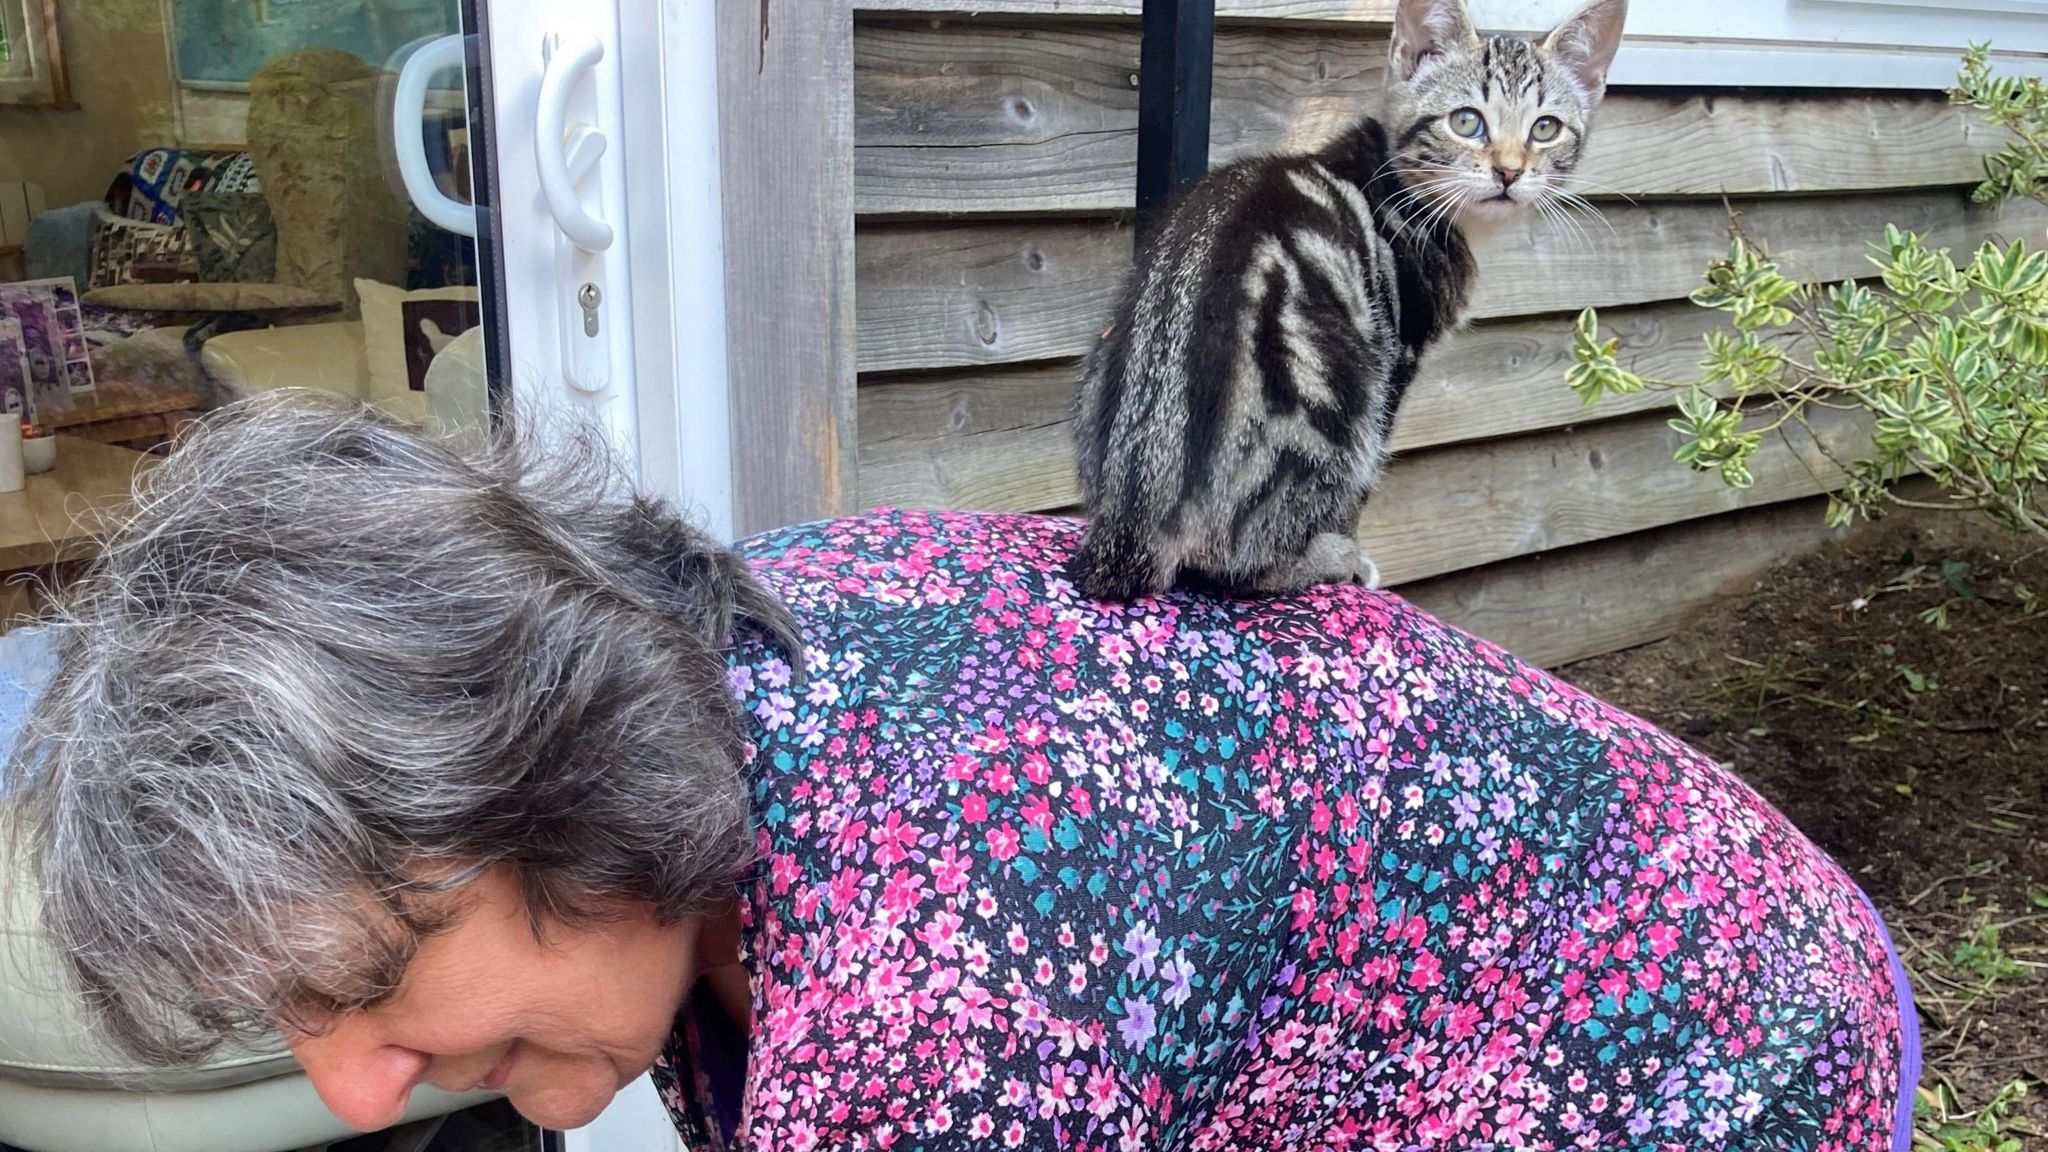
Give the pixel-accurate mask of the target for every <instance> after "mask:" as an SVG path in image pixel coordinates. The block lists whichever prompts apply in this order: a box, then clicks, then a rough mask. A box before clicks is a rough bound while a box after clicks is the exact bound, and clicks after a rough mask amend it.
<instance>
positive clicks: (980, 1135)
mask: <svg viewBox="0 0 2048 1152" xmlns="http://www.w3.org/2000/svg"><path fill="white" fill-rule="evenodd" d="M995 1131H996V1119H995V1117H993V1116H991V1115H989V1114H988V1113H986V1112H978V1113H976V1114H975V1117H974V1119H972V1120H969V1121H968V1122H967V1134H968V1135H969V1136H972V1137H974V1138H975V1139H976V1140H986V1139H988V1138H989V1137H990V1136H993V1135H995Z"/></svg>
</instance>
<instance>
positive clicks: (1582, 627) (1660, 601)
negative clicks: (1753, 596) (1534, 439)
mask: <svg viewBox="0 0 2048 1152" xmlns="http://www.w3.org/2000/svg"><path fill="white" fill-rule="evenodd" d="M1825 507H1826V505H1825V502H1824V501H1821V500H1799V501H1793V502H1790V503H1785V504H1775V505H1772V506H1770V507H1767V508H1753V509H1749V510H1747V511H1742V512H1733V513H1730V514H1728V515H1726V516H1717V517H1714V518H1713V519H1711V520H1702V521H1694V522H1689V523H1684V524H1677V525H1673V526H1671V527H1668V528H1659V529H1657V530H1655V531H1652V532H1639V533H1636V534H1635V535H1632V536H1624V537H1621V538H1618V539H1613V540H1603V541H1601V542H1599V543H1597V544H1587V545H1583V546H1581V547H1577V548H1568V549H1563V550H1561V551H1557V552H1550V553H1545V554H1543V555H1541V556H1524V557H1521V558H1519V559H1515V560H1509V561H1507V562H1505V563H1502V564H1494V565H1490V566H1488V567H1485V568H1479V569H1475V570H1473V571H1469V572H1460V573H1458V574H1457V575H1454V576H1444V577H1440V578H1438V579H1435V580H1427V581H1424V582H1422V583H1420V584H1413V585H1410V586H1408V587H1405V588H1402V589H1400V592H1401V595H1402V596H1404V597H1407V598H1408V599H1409V600H1411V601H1413V602H1414V603H1415V604H1416V605H1418V606H1420V607H1421V608H1423V609H1425V610H1427V611H1428V612H1430V613H1432V614H1433V615H1436V616H1438V617H1440V618H1441V619H1443V620H1445V621H1446V622H1448V623H1451V624H1455V625H1457V626H1458V627H1460V628H1463V629H1465V630H1466V631H1468V632H1471V633H1473V634H1474V635H1478V636H1484V637H1486V638H1487V639H1488V640H1491V641H1493V642H1494V643H1496V644H1499V645H1501V646H1502V647H1505V648H1507V649H1508V650H1509V651H1511V652H1514V653H1515V654H1516V655H1518V656H1520V657H1521V658H1522V659H1524V660H1527V661H1529V662H1530V663H1532V664H1536V665H1539V666H1542V667H1548V668H1555V667H1558V666H1559V665H1563V664H1568V663H1570V662H1571V661H1574V660H1582V659H1585V658H1586V657H1588V656H1598V655H1600V654H1601V653H1603V652H1613V651H1616V650H1618V649H1622V648H1632V647H1634V646H1636V645H1638V644H1647V643H1649V642H1650V641H1652V640H1659V639H1662V638H1663V637H1666V636H1669V635H1672V634H1673V633H1675V632H1676V631H1677V630H1678V629H1679V628H1680V627H1681V626H1683V625H1684V623H1685V621H1686V620H1687V619H1688V618H1690V617H1691V616H1692V615H1693V614H1694V613H1696V612H1698V611H1700V610H1701V609H1702V608H1705V607H1707V606H1708V605H1710V604H1712V603H1713V602H1714V601H1715V600H1717V599H1720V598H1722V597H1724V596H1728V595H1731V594H1733V593H1737V592H1741V591H1743V590H1744V589H1746V588H1747V587H1748V585H1749V583H1750V582H1751V581H1753V580H1755V579H1756V578H1757V577H1758V576H1760V575H1762V574H1763V573H1764V572H1765V571H1766V570H1767V569H1769V568H1770V566H1771V565H1773V564H1775V563H1777V562H1778V561H1781V560H1785V559H1789V558H1790V557H1793V556H1798V555H1801V554H1803V553H1806V552H1810V551H1812V550H1813V549H1815V548H1818V547H1820V546H1821V545H1822V544H1824V543H1826V542H1828V541H1830V540H1839V539H1841V538H1842V537H1843V536H1844V535H1845V533H1844V532H1841V531H1837V530H1833V529H1830V528H1828V527H1826V524H1825V520H1824V518H1823V513H1824V511H1825Z"/></svg>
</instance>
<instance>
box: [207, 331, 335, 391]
mask: <svg viewBox="0 0 2048 1152" xmlns="http://www.w3.org/2000/svg"><path fill="white" fill-rule="evenodd" d="M199 363H200V365H201V366H202V367H203V368H205V370H206V375H207V377H208V378H209V379H210V380H212V382H213V386H214V387H215V388H216V389H217V390H219V392H220V393H222V394H223V396H224V398H227V399H234V398H237V397H241V396H248V395H251V394H253V393H256V392H263V391H267V390H269V389H272V388H323V389H326V390H327V391H330V392H339V393H341V394H342V395H344V396H353V397H356V398H357V399H361V398H362V397H363V390H364V389H365V388H368V387H369V375H370V372H369V369H368V368H367V367H366V366H365V365H364V363H363V326H362V325H361V324H358V323H352V322H347V321H344V322H341V323H334V324H294V325H292V326H290V327H287V328H264V329H260V330H255V331H249V332H229V333H226V334H225V335H221V336H215V337H214V338H213V339H211V340H208V341H207V342H206V347H204V348H202V349H200V351H199Z"/></svg>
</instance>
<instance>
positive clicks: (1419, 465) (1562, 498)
mask: <svg viewBox="0 0 2048 1152" xmlns="http://www.w3.org/2000/svg"><path fill="white" fill-rule="evenodd" d="M1560 387H1562V385H1560ZM1815 427H1816V429H1817V430H1818V431H1820V432H1821V434H1822V435H1823V437H1824V440H1825V443H1826V445H1827V447H1828V448H1829V449H1830V450H1832V451H1834V452H1836V453H1837V454H1840V453H1843V452H1852V451H1855V450H1856V448H1857V446H1858V445H1859V444H1861V443H1863V442H1864V439H1865V437H1867V434H1868V433H1867V427H1866V425H1865V424H1864V423H1863V422H1862V421H1861V419H1860V418H1856V417H1852V416H1849V415H1845V414H1842V413H1828V414H1826V415H1825V416H1824V417H1823V418H1821V419H1819V420H1816V421H1815ZM1067 436H1068V431H1067V429H1066V428H1064V427H1061V426H1046V427H1039V428H1032V429H1028V430H1024V431H1021V432H1019V433H1018V434H1017V435H1015V436H1013V437H1011V438H1009V443H1008V444H1007V445H1006V450H1005V451H1004V452H1003V454H1002V455H1001V456H1000V457H998V458H997V459H994V460H988V461H976V460H974V459H973V454H974V452H975V451H976V449H975V448H974V446H973V440H974V438H973V437H972V436H962V437H955V438H953V439H950V440H944V441H925V442H924V451H923V452H921V453H918V454H916V455H915V456H904V457H899V458H896V459H894V460H891V461H888V462H886V463H884V462H882V461H872V462H867V463H864V464H863V467H862V477H863V480H862V483H863V485H864V487H863V489H862V501H863V503H865V504H871V505H884V504H893V505H908V506H935V507H965V508H979V509H989V510H997V511H1047V510H1053V509H1059V508H1065V507H1069V506H1071V505H1073V504H1075V503H1077V502H1078V501H1079V500H1080V492H1079V489H1078V488H1077V486H1076V483H1075V480H1074V475H1073V468H1072V466H1071V460H1072V455H1071V451H1070V449H1069V447H1068V444H1067ZM1677 446H1678V440H1677V433H1675V432H1673V431H1671V430H1670V429H1669V428H1668V427H1666V424H1665V418H1664V416H1663V415H1662V414H1661V413H1653V414H1649V415H1639V416H1632V417H1627V418H1624V419H1619V420H1609V421H1604V422H1602V423H1599V424H1593V425H1589V426H1587V427H1585V428H1576V429H1574V428H1566V429H1555V430H1551V431H1545V432H1538V433H1534V434H1532V435H1529V436H1524V437H1514V438H1509V439H1505V440H1487V441H1480V442H1477V443H1473V444H1467V445H1460V446H1457V447H1452V448H1442V449H1437V450H1434V451H1429V452H1423V453H1418V454H1416V455H1413V456H1409V457H1404V458H1403V459H1401V460H1400V461H1398V462H1397V463H1396V464H1395V465H1394V466H1393V467H1392V468H1390V469H1389V470H1388V472H1387V476H1386V479H1385V480H1384V482H1383V483H1382V484H1381V486H1380V488H1379V489H1378V491H1377V492H1375V493H1374V495H1373V497H1372V499H1371V501H1370V502H1368V504H1367V505H1366V511H1365V516H1364V518H1363V519H1362V520H1361V521H1360V525H1359V539H1360V540H1361V541H1362V542H1363V543H1364V545H1365V549H1366V552H1367V553H1368V554H1370V555H1371V556H1372V558H1373V559H1374V561H1376V562H1377V563H1378V564H1379V566H1380V570H1381V572H1382V574H1383V575H1384V576H1385V578H1386V579H1387V581H1388V582H1389V583H1403V582H1406V581H1411V580H1419V579H1422V578H1425V577H1429V576H1435V575H1439V574H1442V573H1445V572H1454V571H1457V570H1459V569H1461V568H1471V567H1475V566H1477V565H1480V564H1487V563H1492V562H1493V561H1497V560H1504V559H1506V558H1508V557H1510V556H1518V555H1521V554H1523V553H1526V552H1540V551H1543V550H1545V549H1548V548H1556V547H1562V546H1565V545H1570V544H1580V543H1585V542H1586V541H1589V540H1600V539H1605V538H1607V537H1609V536H1618V535H1623V534H1626V533H1629V532H1636V531H1642V530H1644V529H1648V528H1655V527H1657V526H1659V525H1662V524H1671V523H1676V522H1678V521H1681V520H1692V519H1697V518H1699V517H1703V516H1712V515H1715V514H1716V513H1720V512H1726V511H1730V510H1732V509H1735V508H1745V507H1752V506H1756V505H1761V504H1769V503H1774V502H1777V501H1781V500H1791V499H1797V498H1799V497H1803V496H1811V495H1814V494H1815V493H1818V492H1822V491H1825V490H1826V489H1828V488H1830V487H1833V486H1836V485H1838V484H1839V483H1840V478H1839V477H1838V476H1837V475H1836V474H1835V473H1834V472H1833V471H1832V470H1830V469H1829V468H1828V467H1827V462H1826V459H1825V457H1824V456H1823V455H1822V454H1821V453H1820V452H1819V451H1818V450H1817V449H1816V448H1815V447H1814V445H1813V442H1812V440H1811V439H1810V438H1808V437H1806V436H1805V435H1804V433H1796V434H1795V435H1793V436H1792V437H1791V438H1790V447H1788V446H1787V445H1786V444H1785V443H1781V442H1779V441H1777V440H1776V439H1775V438H1774V439H1773V440H1771V441H1770V442H1768V443H1767V444H1766V446H1765V449H1764V450H1763V451H1761V452H1759V453H1758V455H1757V460H1756V464H1755V473H1756V483H1755V485H1754V486H1752V487H1750V488H1747V489H1734V488H1729V487H1728V486H1726V485H1724V484H1722V483H1721V480H1720V478H1719V477H1718V476H1713V475H1707V474H1702V473H1696V472H1693V471H1691V470H1690V469H1687V468H1682V467H1679V466H1678V465H1675V464H1673V463H1672V462H1671V454H1672V452H1673V451H1674V450H1675V449H1676V448H1677ZM970 481H972V482H971V483H970ZM865 485H873V487H865ZM921 494H922V495H936V496H941V497H942V498H940V499H919V498H918V497H919V495H921Z"/></svg>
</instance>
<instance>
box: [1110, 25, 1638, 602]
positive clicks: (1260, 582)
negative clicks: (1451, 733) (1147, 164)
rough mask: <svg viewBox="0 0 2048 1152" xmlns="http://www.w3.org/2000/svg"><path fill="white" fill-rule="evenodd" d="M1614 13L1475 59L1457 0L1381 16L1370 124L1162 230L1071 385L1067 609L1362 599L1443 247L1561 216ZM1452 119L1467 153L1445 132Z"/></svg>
mask: <svg viewBox="0 0 2048 1152" xmlns="http://www.w3.org/2000/svg"><path fill="white" fill-rule="evenodd" d="M1625 8H1626V0H1592V2H1591V3H1588V4H1587V5H1586V6H1585V7H1583V8H1581V9H1580V10H1579V11H1578V12H1577V13H1575V14H1574V15H1573V16H1572V17H1570V18H1569V19H1567V20H1566V21H1565V23H1563V24H1561V25H1560V26H1559V27H1558V29H1557V30H1556V31H1554V32H1552V33H1551V34H1550V35H1549V36H1548V37H1546V38H1544V40H1543V41H1541V42H1540V43H1532V42H1530V41H1527V40H1522V39H1517V38H1512V37H1502V36H1494V37H1487V38H1481V37H1479V36H1477V35H1476V34H1475V33H1473V31H1472V29H1471V25H1470V22H1469V21H1468V19H1467V18H1466V15H1465V11H1464V7H1463V0H1402V2H1401V3H1400V5H1399V7H1398V10H1397V14H1396V18H1395V30H1394V48H1393V71H1392V77H1393V80H1392V84H1391V86H1390V90H1389V100H1388V104H1387V109H1386V115H1385V116H1384V117H1380V118H1373V117H1368V118H1367V119H1365V120H1363V121H1361V122H1360V123H1359V124H1357V125H1356V126H1355V127H1353V128H1352V129H1350V130H1349V131H1348V132H1346V133H1345V134H1344V135H1343V136H1341V137H1339V138H1338V139H1337V140H1336V141H1335V142H1333V143H1331V144H1330V145H1328V146H1327V147H1325V148H1323V149H1322V150H1321V151H1319V152H1316V153H1313V154H1310V155H1305V156H1278V157H1267V158H1262V159H1256V160H1248V161H1240V162H1238V163H1236V164H1232V165H1229V166H1227V167H1224V168H1220V169H1218V170H1216V171H1215V172H1213V173H1211V174H1210V175H1209V176H1208V177H1207V178H1205V179H1204V180H1202V181H1201V182H1199V183H1197V184H1196V185H1195V186H1194V187H1192V188H1191V189H1189V190H1188V191H1187V192H1186V193H1185V194H1183V195H1182V196H1181V197H1180V198H1178V199H1177V200H1176V201H1174V202H1173V203H1172V204H1171V205H1170V206H1169V207H1168V208H1167V209H1166V210H1165V212H1164V214H1163V215H1162V217H1161V218H1160V220H1159V221H1158V223H1157V224H1156V226H1155V227H1154V228H1153V229H1152V230H1151V232H1150V234H1149V235H1148V236H1147V238H1146V240H1145V242H1144V244H1143V245H1142V247H1141V248H1140V250H1139V251H1138V254H1137V260H1136V265H1135V268H1134V270H1133V273H1132V276H1131V279H1130V282H1129V284H1128V286H1127V287H1126V289H1125V292H1124V296H1123V299H1122V301H1121V303H1120V304H1119V306H1118V308H1117V311H1116V315H1115V318H1114V320H1113V322H1112V326H1111V327H1110V329H1109V331H1108V332H1107V333H1106V334H1105V335H1104V338H1103V339H1102V340H1101V341H1100V342H1099V343H1098V344H1097V346H1096V348H1095V350H1094V352H1093V354H1092V355H1091V356H1090V357H1089V360H1088V364H1087V368H1086V370H1085V374H1084V377H1083V380H1082V386H1081V395H1080V403H1079V420H1078V422H1077V428H1078V433H1077V443H1076V449H1077V459H1078V462H1079V466H1080V477H1081V487H1082V492H1083V495H1084V497H1085V499H1086V501H1087V504H1088V511H1089V517H1090V522H1089V527H1088V532H1087V535H1086V537H1085V538H1084V540H1083V542H1082V545H1081V548H1080V550H1079V551H1078V552H1077V553H1076V554H1075V557H1074V561H1073V570H1072V575H1073V576H1074V578H1075V580H1076V582H1077V583H1078V584H1079V586H1080V588H1081V589H1082V591H1084V592H1086V593H1088V594H1089V595H1091V596H1095V597H1097V598H1100V599H1113V600H1121V599H1129V598H1131V597H1133V596H1138V595H1142V594H1145V593H1148V592H1154V591H1158V590H1160V589H1163V588H1165V587H1167V586H1169V585H1171V584H1173V583H1175V582H1176V581H1186V582H1191V583H1201V584H1208V585H1212V586H1219V587H1222V588H1226V589H1232V590H1261V591H1283V590H1291V589H1296V588H1301V587H1304V586H1306V585H1309V584H1317V583H1325V582H1332V581H1345V580H1351V581H1358V582H1362V583H1377V579H1378V573H1377V570H1376V569H1375V568H1374V567H1373V565H1372V562H1371V561H1370V560H1368V559H1367V558H1366V557H1365V556H1364V555H1363V554H1362V553H1361V552H1360V551H1359V549H1358V546H1357V544H1356V543H1355V541H1354V537H1353V532H1354V528H1355V525H1356V522H1357V519H1358V513H1359V509H1360V508H1361V506H1362V505H1363V503H1364V501H1365V496H1366V493H1367V492H1368V491H1370V490H1371V488H1372V487H1373V485H1374V483H1375V482H1376V481H1377V480H1378V478H1379V475H1380V470H1381V467H1382V465H1383V464H1384V462H1385V459H1386V452H1387V442H1388V435H1389V433H1390V432H1391V430H1392V428H1393V423H1394V417H1395V414H1396V413H1397V412H1398V411H1399V409H1400V405H1401V400H1402V397H1403V395H1404V394H1405V393H1406V391H1407V389H1408V385H1409V383H1410V382H1411V381H1412V380H1413V379H1414V378H1415V371H1416V366H1417V364H1418V362H1419V360H1420V358H1421V356H1422V354H1423V352H1424V351H1425V350H1426V349H1428V347H1429V346H1430V345H1431V344H1432V343H1433V342H1435V341H1436V339H1437V338H1438V337H1439V336H1441V335H1442V334H1443V333H1444V331H1445V330H1447V329H1449V328H1450V327H1452V326H1454V325H1455V324H1457V323H1458V320H1459V317H1460V315H1461V313H1462V312H1463V310H1464V307H1465V303H1466V298H1467V296H1468V294H1469V291H1470V288H1471V284H1472V279H1473V275H1474V272H1475V268H1474V265H1473V261H1472V255H1471V252H1470V250H1469V249H1468V248H1467V247H1466V243H1465V237H1464V235H1463V230H1464V229H1465V228H1467V227H1470V226H1471V225H1472V224H1473V223H1475V222H1476V221H1480V220H1484V219H1487V218H1490V217H1497V216H1500V215H1502V214H1504V213H1507V212H1510V211H1514V210H1517V209H1518V208H1519V207H1523V206H1527V205H1531V204H1534V205H1537V206H1539V207H1542V208H1544V209H1545V210H1546V211H1548V212H1556V211H1557V210H1558V209H1557V208H1556V207H1555V206H1554V205H1550V204H1549V203H1548V201H1549V200H1550V199H1551V198H1553V197H1557V196H1567V197H1568V196H1569V195H1570V194H1569V193H1567V192H1564V191H1563V190H1562V189H1561V186H1560V185H1559V183H1558V181H1559V180H1560V179H1561V178H1562V177H1563V176H1564V175H1566V174H1568V173H1570V172H1571V171H1572V169H1573V168H1574V167H1575V166H1576V165H1577V163H1578V160H1579V157H1580V155H1581V152H1582V150H1583V148H1584V144H1585V138H1586V129H1587V122H1588V119H1589V118H1590V116H1591V113H1592V110H1593V108H1594V106H1595V105H1596V104H1597V103H1598V101H1599V98H1600V95H1601V93H1602V91H1603V90H1604V85H1605V76H1606V70H1607V65H1608V63H1609V61H1611V60H1612V58H1613V54H1614V49H1615V46H1616V44H1617V43H1618V41H1619V38H1620V30H1621V23H1622V18H1623V14H1624V12H1625ZM1464 111H1477V112H1479V113H1481V114H1482V115H1483V117H1484V123H1483V128H1484V130H1485V136H1484V138H1483V139H1478V140H1475V139H1472V138H1468V137H1465V136H1461V135H1460V134H1459V133H1458V132H1456V131H1454V130H1453V129H1452V127H1451V122H1452V120H1453V119H1454V118H1456V117H1457V116H1459V115H1460V114H1461V113H1462V112H1464ZM1541 117H1551V118H1554V119H1555V120H1556V121H1557V127H1558V131H1557V133H1556V135H1555V136H1554V137H1553V138H1552V139H1549V140H1547V141H1543V140H1538V139H1537V136H1540V135H1542V134H1543V133H1544V132H1546V131H1547V130H1548V129H1546V128H1540V127H1538V126H1537V122H1538V120H1539V118H1541ZM1460 122H1461V123H1463V124H1464V125H1465V126H1467V127H1469V126H1470V124H1471V121H1469V120H1461V121H1460ZM1509 173H1513V175H1512V176H1510V175H1509Z"/></svg>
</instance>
